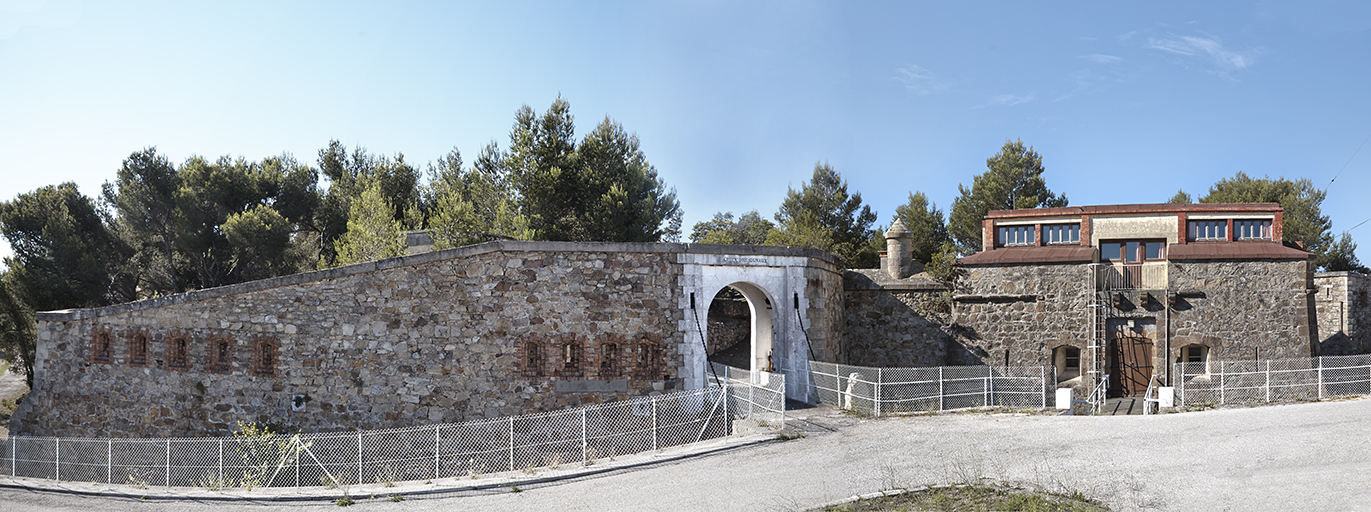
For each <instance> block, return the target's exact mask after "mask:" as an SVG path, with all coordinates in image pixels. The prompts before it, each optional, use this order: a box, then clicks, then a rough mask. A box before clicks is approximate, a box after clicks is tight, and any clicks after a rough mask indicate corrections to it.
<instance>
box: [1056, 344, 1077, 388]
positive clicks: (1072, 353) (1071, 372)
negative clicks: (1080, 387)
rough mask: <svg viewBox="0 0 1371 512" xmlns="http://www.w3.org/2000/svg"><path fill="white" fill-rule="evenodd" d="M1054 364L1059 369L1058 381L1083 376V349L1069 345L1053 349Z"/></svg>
mask: <svg viewBox="0 0 1371 512" xmlns="http://www.w3.org/2000/svg"><path fill="white" fill-rule="evenodd" d="M1052 366H1053V367H1054V368H1056V369H1057V382H1062V381H1067V380H1071V379H1074V378H1077V377H1080V376H1081V349H1080V348H1077V347H1072V346H1069V345H1063V346H1060V347H1057V348H1056V349H1054V350H1053V351H1052Z"/></svg>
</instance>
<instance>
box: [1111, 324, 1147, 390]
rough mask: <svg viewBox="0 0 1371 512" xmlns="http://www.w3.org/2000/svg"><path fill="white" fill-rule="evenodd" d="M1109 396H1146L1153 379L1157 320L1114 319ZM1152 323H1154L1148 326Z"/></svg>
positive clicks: (1112, 325)
mask: <svg viewBox="0 0 1371 512" xmlns="http://www.w3.org/2000/svg"><path fill="white" fill-rule="evenodd" d="M1110 324H1111V325H1110V329H1109V334H1110V336H1109V338H1110V339H1109V396H1110V397H1120V396H1143V394H1145V393H1147V384H1148V381H1150V380H1151V379H1152V338H1151V334H1153V333H1154V332H1155V327H1154V326H1155V324H1154V323H1152V322H1147V324H1146V325H1142V322H1137V323H1135V324H1134V325H1128V324H1126V323H1124V322H1118V323H1117V324H1115V321H1111V322H1110ZM1148 327H1153V328H1152V329H1148Z"/></svg>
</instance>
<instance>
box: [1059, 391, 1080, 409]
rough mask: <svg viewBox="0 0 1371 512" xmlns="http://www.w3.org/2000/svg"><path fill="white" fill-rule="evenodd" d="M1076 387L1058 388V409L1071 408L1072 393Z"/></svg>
mask: <svg viewBox="0 0 1371 512" xmlns="http://www.w3.org/2000/svg"><path fill="white" fill-rule="evenodd" d="M1075 389H1076V388H1057V409H1060V410H1066V409H1070V408H1071V394H1072V392H1073V391H1075Z"/></svg>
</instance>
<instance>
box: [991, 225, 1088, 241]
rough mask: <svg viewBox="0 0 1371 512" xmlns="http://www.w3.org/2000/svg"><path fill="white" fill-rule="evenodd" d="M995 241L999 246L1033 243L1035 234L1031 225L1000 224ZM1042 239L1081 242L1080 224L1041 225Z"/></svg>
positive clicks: (1035, 237)
mask: <svg viewBox="0 0 1371 512" xmlns="http://www.w3.org/2000/svg"><path fill="white" fill-rule="evenodd" d="M995 240H996V243H997V244H998V245H1001V246H1014V245H1033V244H1035V243H1037V235H1036V234H1035V233H1034V227H1033V226H1000V227H999V229H998V230H997V231H996V239H995ZM1043 241H1044V242H1046V243H1049V244H1079V243H1081V225H1080V224H1047V225H1044V226H1043Z"/></svg>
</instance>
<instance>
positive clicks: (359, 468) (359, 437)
mask: <svg viewBox="0 0 1371 512" xmlns="http://www.w3.org/2000/svg"><path fill="white" fill-rule="evenodd" d="M357 485H362V432H360V431H358V432H357Z"/></svg>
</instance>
